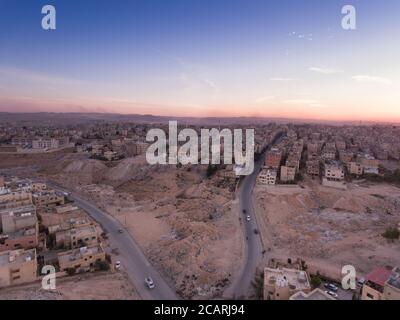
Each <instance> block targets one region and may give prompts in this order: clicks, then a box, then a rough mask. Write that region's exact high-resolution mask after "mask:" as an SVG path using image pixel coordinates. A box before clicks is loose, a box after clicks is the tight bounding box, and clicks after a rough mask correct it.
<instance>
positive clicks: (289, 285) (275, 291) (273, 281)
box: [264, 268, 311, 300]
mask: <svg viewBox="0 0 400 320" xmlns="http://www.w3.org/2000/svg"><path fill="white" fill-rule="evenodd" d="M300 291H302V292H303V293H305V294H307V293H309V292H310V291H311V286H310V282H309V279H308V276H307V273H306V272H305V271H301V270H296V269H287V268H282V269H272V268H265V269H264V300H289V298H290V297H291V296H293V295H294V294H296V293H297V292H300Z"/></svg>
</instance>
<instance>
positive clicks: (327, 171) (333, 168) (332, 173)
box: [322, 161, 347, 190]
mask: <svg viewBox="0 0 400 320" xmlns="http://www.w3.org/2000/svg"><path fill="white" fill-rule="evenodd" d="M322 185H323V186H325V187H330V188H337V189H342V190H345V189H347V186H346V184H345V182H344V168H343V166H342V165H341V163H340V162H338V161H330V162H326V163H325V165H324V177H323V178H322Z"/></svg>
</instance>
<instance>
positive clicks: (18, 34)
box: [0, 0, 400, 121]
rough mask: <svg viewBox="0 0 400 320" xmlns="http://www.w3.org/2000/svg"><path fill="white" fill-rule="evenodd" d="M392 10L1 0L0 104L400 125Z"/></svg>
mask: <svg viewBox="0 0 400 320" xmlns="http://www.w3.org/2000/svg"><path fill="white" fill-rule="evenodd" d="M45 4H53V5H54V6H55V7H56V9H57V29H56V30H54V31H44V30H43V29H42V28H41V19H42V16H43V15H42V14H41V9H42V6H43V5H45ZM345 4H352V5H354V6H355V7H356V9H357V30H355V31H346V30H343V29H342V27H341V19H342V14H341V8H342V6H343V5H345ZM399 16H400V1H398V0H385V1H377V0H360V1H356V0H347V1H339V0H324V1H321V0H275V1H267V0H262V1H261V0H168V1H167V0H131V1H130V0H114V1H105V0H84V1H78V0H62V1H61V0H57V1H56V0H46V1H39V0H0V111H12V112H16V111H18V112H22V111H54V112H60V111H61V112H70V111H74V112H75V111H82V112H88V111H95V112H118V113H141V114H144V113H145V114H150V113H151V114H159V115H177V116H189V115H193V116H242V115H246V116H277V117H296V118H323V119H335V120H336V119H352V120H378V121H379V120H385V121H386V120H392V121H400V104H399V102H400V41H399V39H400V19H399Z"/></svg>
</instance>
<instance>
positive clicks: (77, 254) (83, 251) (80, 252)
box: [58, 245, 104, 263]
mask: <svg viewBox="0 0 400 320" xmlns="http://www.w3.org/2000/svg"><path fill="white" fill-rule="evenodd" d="M101 252H104V250H103V248H102V246H101V245H98V246H94V247H82V248H79V249H74V250H69V251H65V252H61V253H59V254H58V261H59V262H60V263H62V262H64V263H68V262H70V261H75V260H79V259H82V258H83V257H84V256H88V255H94V254H98V253H101Z"/></svg>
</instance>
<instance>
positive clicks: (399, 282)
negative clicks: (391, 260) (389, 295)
mask: <svg viewBox="0 0 400 320" xmlns="http://www.w3.org/2000/svg"><path fill="white" fill-rule="evenodd" d="M387 283H388V284H389V285H391V286H392V287H395V288H397V289H400V267H397V268H394V269H393V271H392V273H391V274H390V277H389V280H388V281H387Z"/></svg>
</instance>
